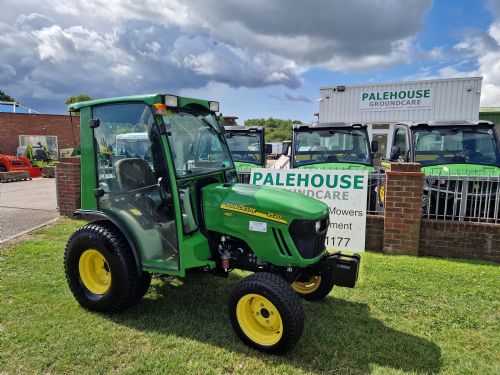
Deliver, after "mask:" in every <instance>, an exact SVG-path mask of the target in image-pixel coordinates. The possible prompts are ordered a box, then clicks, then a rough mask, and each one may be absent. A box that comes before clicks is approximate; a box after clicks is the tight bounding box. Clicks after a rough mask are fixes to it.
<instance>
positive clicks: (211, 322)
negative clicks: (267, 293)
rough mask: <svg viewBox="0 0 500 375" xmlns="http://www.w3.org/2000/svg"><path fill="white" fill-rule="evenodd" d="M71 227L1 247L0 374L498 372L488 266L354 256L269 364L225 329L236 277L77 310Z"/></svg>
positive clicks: (498, 291)
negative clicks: (341, 280)
mask: <svg viewBox="0 0 500 375" xmlns="http://www.w3.org/2000/svg"><path fill="white" fill-rule="evenodd" d="M80 225H82V222H78V221H71V220H61V221H59V222H58V224H56V225H55V226H53V227H50V228H44V229H41V230H39V231H37V232H36V233H35V234H34V235H32V236H30V237H29V238H28V239H27V240H25V241H23V242H19V243H17V244H15V245H12V246H11V247H7V248H5V247H4V248H3V249H0V374H3V373H7V374H11V373H20V374H30V373H78V374H80V373H89V374H99V373H111V374H155V373H156V374H175V373H179V374H192V373H195V374H196V373H198V374H206V373H213V374H223V373H224V374H230V373H242V374H243V373H253V374H266V373H268V374H271V373H272V374H276V373H278V374H297V373H336V374H344V373H345V374H365V373H374V374H387V373H397V374H400V373H446V374H488V373H490V374H498V373H500V363H499V360H500V339H499V336H500V327H499V321H500V319H499V318H500V268H499V266H498V265H494V264H488V263H480V262H466V261H457V260H444V259H434V258H412V257H403V256H384V255H381V254H374V253H367V254H364V255H363V257H362V259H363V261H362V269H361V274H360V280H359V283H358V285H357V286H356V288H354V289H346V288H334V290H333V292H332V294H331V295H330V296H329V297H327V298H326V299H325V300H324V301H322V302H315V303H313V302H305V303H304V308H305V312H306V324H305V329H304V334H303V336H302V338H301V340H300V341H299V343H298V345H297V346H296V348H295V349H294V350H293V351H292V352H290V353H289V354H288V355H287V356H284V357H279V356H271V355H264V354H261V353H259V352H257V351H254V350H252V349H249V348H247V347H245V346H244V345H243V344H242V343H240V341H239V340H238V339H237V338H236V336H235V334H234V333H233V331H232V329H231V326H230V323H229V320H228V317H227V309H226V303H227V300H228V296H229V294H230V291H231V289H232V287H233V286H234V285H235V283H236V282H238V280H239V279H241V277H243V274H242V273H236V272H235V273H233V274H232V275H231V277H230V278H229V279H221V278H215V277H212V276H210V275H201V274H196V275H191V276H189V277H188V278H186V279H184V280H179V279H170V280H166V279H155V280H154V281H153V285H152V287H151V288H150V290H149V292H148V294H147V295H146V297H145V298H144V300H143V301H142V302H141V303H140V304H139V305H138V306H137V307H135V308H133V309H130V310H128V311H127V312H125V313H121V314H116V315H105V314H97V313H92V312H89V311H86V310H84V309H82V308H80V307H79V305H78V304H77V303H76V301H75V300H74V298H73V297H72V295H71V293H70V291H69V289H68V287H67V285H66V280H65V276H64V272H63V264H62V257H63V249H64V245H65V242H66V240H67V238H68V236H69V235H70V234H71V233H72V232H73V230H74V229H75V228H77V227H78V226H80Z"/></svg>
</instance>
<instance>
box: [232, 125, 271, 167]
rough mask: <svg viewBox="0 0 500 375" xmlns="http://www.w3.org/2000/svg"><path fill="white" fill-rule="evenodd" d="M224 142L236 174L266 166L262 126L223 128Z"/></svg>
mask: <svg viewBox="0 0 500 375" xmlns="http://www.w3.org/2000/svg"><path fill="white" fill-rule="evenodd" d="M224 129H225V131H226V133H225V136H226V141H227V144H228V145H229V150H230V151H231V156H232V157H233V161H234V165H235V167H236V170H237V171H238V172H250V170H251V169H253V168H264V167H265V166H266V150H265V142H264V127H263V126H251V127H245V126H225V127H224Z"/></svg>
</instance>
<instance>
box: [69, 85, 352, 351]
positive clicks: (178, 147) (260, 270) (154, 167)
mask: <svg viewBox="0 0 500 375" xmlns="http://www.w3.org/2000/svg"><path fill="white" fill-rule="evenodd" d="M70 110H71V111H78V112H79V113H80V132H81V137H80V138H81V181H82V186H81V192H82V193H81V194H82V201H81V207H82V209H81V210H79V211H78V214H80V215H87V216H89V215H90V216H91V217H92V218H94V220H95V221H93V222H92V223H90V224H87V225H85V226H84V227H82V228H80V229H78V230H77V231H76V232H75V233H74V234H73V235H72V236H71V237H70V239H69V240H68V244H67V246H66V250H65V258H64V261H65V270H66V275H67V280H68V283H69V287H70V289H71V291H72V292H73V295H74V296H75V298H76V299H77V300H78V302H79V303H80V304H81V305H82V306H83V307H85V308H88V309H90V310H97V311H106V312H116V311H120V310H124V309H126V308H128V307H130V306H132V305H134V304H135V303H138V301H139V300H140V299H141V298H142V296H143V295H144V294H145V293H146V291H147V289H148V287H149V284H150V281H151V274H152V273H154V274H159V275H175V276H180V277H182V276H185V275H186V273H187V272H190V271H193V270H196V271H205V272H211V273H213V274H214V275H218V276H227V275H228V272H229V271H231V270H233V269H243V270H247V271H251V272H254V274H253V275H251V276H248V277H245V278H243V279H242V280H241V281H239V282H238V284H237V286H236V288H235V289H234V290H233V292H232V294H231V298H230V301H229V307H228V311H229V316H230V320H231V324H232V326H233V328H234V330H235V331H236V333H237V335H238V336H239V337H240V338H241V339H242V340H243V341H244V342H245V343H246V344H248V345H250V346H252V347H255V348H257V349H260V350H263V351H273V352H274V351H280V352H284V351H287V350H289V349H291V348H292V347H293V346H294V345H295V343H296V342H297V341H298V339H299V338H300V335H301V333H302V328H303V325H304V312H303V307H302V304H301V301H300V299H299V296H300V297H303V298H305V299H309V300H319V299H322V298H324V297H326V296H327V295H328V293H329V292H330V291H331V290H332V288H333V286H334V285H338V286H347V287H354V285H355V283H356V280H357V275H358V269H359V268H358V265H359V261H360V258H359V256H357V255H356V256H348V255H344V254H340V253H335V254H327V253H326V251H325V236H326V231H327V227H328V206H327V205H326V204H324V203H322V202H320V201H318V200H315V199H313V198H310V197H307V196H304V195H300V194H297V193H293V192H290V191H285V190H279V189H274V188H270V187H258V186H253V185H245V184H239V183H236V182H237V176H236V170H235V167H234V164H233V161H232V158H231V154H230V152H229V148H228V145H227V142H226V139H225V137H224V132H223V130H222V129H221V128H220V127H219V122H218V118H217V117H216V112H218V110H219V104H218V103H217V102H214V101H207V100H200V99H192V98H185V97H180V96H174V95H163V94H155V95H143V96H130V97H122V98H113V99H103V100H94V101H90V102H82V103H77V104H72V105H71V106H70ZM249 144H250V145H251V144H253V143H250V142H249ZM249 151H251V150H249V148H248V147H247V152H249ZM172 303H175V302H174V301H172ZM201 308H203V306H202V307H201Z"/></svg>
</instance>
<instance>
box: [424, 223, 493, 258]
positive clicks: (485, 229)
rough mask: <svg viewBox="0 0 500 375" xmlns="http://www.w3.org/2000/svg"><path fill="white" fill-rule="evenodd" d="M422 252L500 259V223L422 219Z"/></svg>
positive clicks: (437, 254) (451, 256)
mask: <svg viewBox="0 0 500 375" xmlns="http://www.w3.org/2000/svg"><path fill="white" fill-rule="evenodd" d="M419 244H420V248H419V253H418V254H419V255H429V256H437V257H446V258H463V259H482V260H490V261H494V262H500V224H489V223H471V222H459V221H449V220H429V219H422V222H421V224H420V243H419Z"/></svg>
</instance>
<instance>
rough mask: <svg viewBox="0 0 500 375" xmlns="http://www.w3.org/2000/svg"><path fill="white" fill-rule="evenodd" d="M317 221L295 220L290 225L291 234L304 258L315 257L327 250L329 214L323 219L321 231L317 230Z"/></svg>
mask: <svg viewBox="0 0 500 375" xmlns="http://www.w3.org/2000/svg"><path fill="white" fill-rule="evenodd" d="M316 221H317V220H294V221H293V222H292V224H291V225H290V235H291V236H292V239H293V242H294V244H295V247H296V248H297V250H298V251H299V253H300V255H301V256H302V258H304V259H311V258H315V257H317V256H318V255H320V254H322V253H323V252H324V251H325V237H326V231H327V229H328V216H327V217H325V218H323V219H322V220H321V225H320V229H319V232H316Z"/></svg>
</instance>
